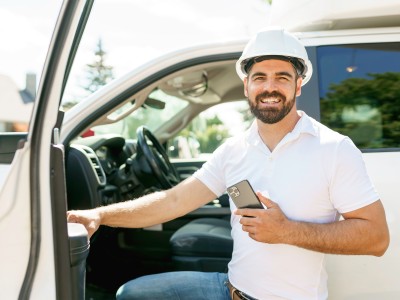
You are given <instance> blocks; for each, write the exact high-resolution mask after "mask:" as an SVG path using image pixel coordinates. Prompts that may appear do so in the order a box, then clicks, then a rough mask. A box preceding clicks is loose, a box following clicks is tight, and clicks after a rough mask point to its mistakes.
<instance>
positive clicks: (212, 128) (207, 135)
mask: <svg viewBox="0 0 400 300" xmlns="http://www.w3.org/2000/svg"><path fill="white" fill-rule="evenodd" d="M180 135H181V136H185V137H195V138H196V139H197V140H198V141H199V143H200V151H201V152H202V153H212V152H213V151H214V150H215V149H216V148H217V147H218V146H219V145H221V144H222V143H223V142H224V141H225V139H226V138H228V137H229V136H230V135H229V131H228V129H227V128H226V127H225V125H224V123H223V122H222V121H221V120H220V118H218V116H217V115H214V116H213V117H211V118H204V117H201V116H199V117H197V118H196V119H194V120H193V121H192V122H191V123H190V125H189V126H187V127H186V128H185V129H184V130H183V131H182V132H181V134H180Z"/></svg>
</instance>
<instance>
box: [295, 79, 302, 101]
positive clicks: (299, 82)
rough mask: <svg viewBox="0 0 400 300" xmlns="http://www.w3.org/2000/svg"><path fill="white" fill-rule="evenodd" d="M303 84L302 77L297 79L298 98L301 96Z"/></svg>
mask: <svg viewBox="0 0 400 300" xmlns="http://www.w3.org/2000/svg"><path fill="white" fill-rule="evenodd" d="M302 83H303V78H301V77H300V76H299V77H298V78H297V82H296V97H299V96H300V95H301V84H302Z"/></svg>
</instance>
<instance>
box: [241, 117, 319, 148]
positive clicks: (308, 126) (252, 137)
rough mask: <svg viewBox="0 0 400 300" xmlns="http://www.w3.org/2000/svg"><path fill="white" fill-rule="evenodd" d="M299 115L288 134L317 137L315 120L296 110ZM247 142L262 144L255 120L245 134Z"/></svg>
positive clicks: (255, 144)
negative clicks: (304, 134) (303, 134)
mask: <svg viewBox="0 0 400 300" xmlns="http://www.w3.org/2000/svg"><path fill="white" fill-rule="evenodd" d="M298 113H299V114H300V119H299V120H298V121H297V124H296V126H295V127H294V128H293V130H292V132H291V133H290V134H291V135H292V136H296V137H297V136H299V135H300V134H302V133H306V134H311V135H313V136H318V135H319V132H318V127H317V126H316V124H315V120H314V119H313V118H311V117H309V116H308V115H307V114H306V113H305V112H304V111H302V110H298ZM246 139H247V142H248V143H249V144H251V145H254V146H257V145H258V144H260V143H261V144H263V141H262V140H261V137H260V135H259V134H258V125H257V120H254V121H253V123H252V124H251V126H250V128H249V129H248V131H247V133H246Z"/></svg>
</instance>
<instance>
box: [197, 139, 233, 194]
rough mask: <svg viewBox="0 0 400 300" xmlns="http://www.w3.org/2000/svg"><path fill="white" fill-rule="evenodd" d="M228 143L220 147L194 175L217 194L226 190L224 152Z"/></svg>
mask: <svg viewBox="0 0 400 300" xmlns="http://www.w3.org/2000/svg"><path fill="white" fill-rule="evenodd" d="M225 149H226V143H224V144H222V145H221V146H220V147H218V148H217V149H216V150H215V151H214V153H213V154H212V155H211V157H210V158H209V159H208V160H207V162H206V163H204V165H203V166H202V167H201V168H200V169H199V170H197V171H196V172H195V173H194V174H193V176H194V177H195V178H197V179H198V180H200V181H201V182H202V183H204V184H205V185H206V186H207V187H208V188H209V189H210V190H211V191H212V192H213V193H214V194H215V195H217V197H218V196H220V195H222V194H223V193H224V192H225V188H226V185H225V175H224V172H223V170H224V167H223V163H224V161H225V160H224V153H225Z"/></svg>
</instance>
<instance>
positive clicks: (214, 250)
mask: <svg viewBox="0 0 400 300" xmlns="http://www.w3.org/2000/svg"><path fill="white" fill-rule="evenodd" d="M170 243H171V247H172V259H173V261H174V263H175V266H176V269H177V270H193V271H207V272H226V270H227V265H228V262H229V261H230V259H231V257H232V250H233V240H232V237H231V225H230V222H229V220H225V219H215V218H201V219H197V220H193V221H191V222H189V223H188V224H186V225H184V226H182V227H181V228H180V229H178V230H177V231H176V232H175V233H174V234H173V236H172V237H171V239H170Z"/></svg>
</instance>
